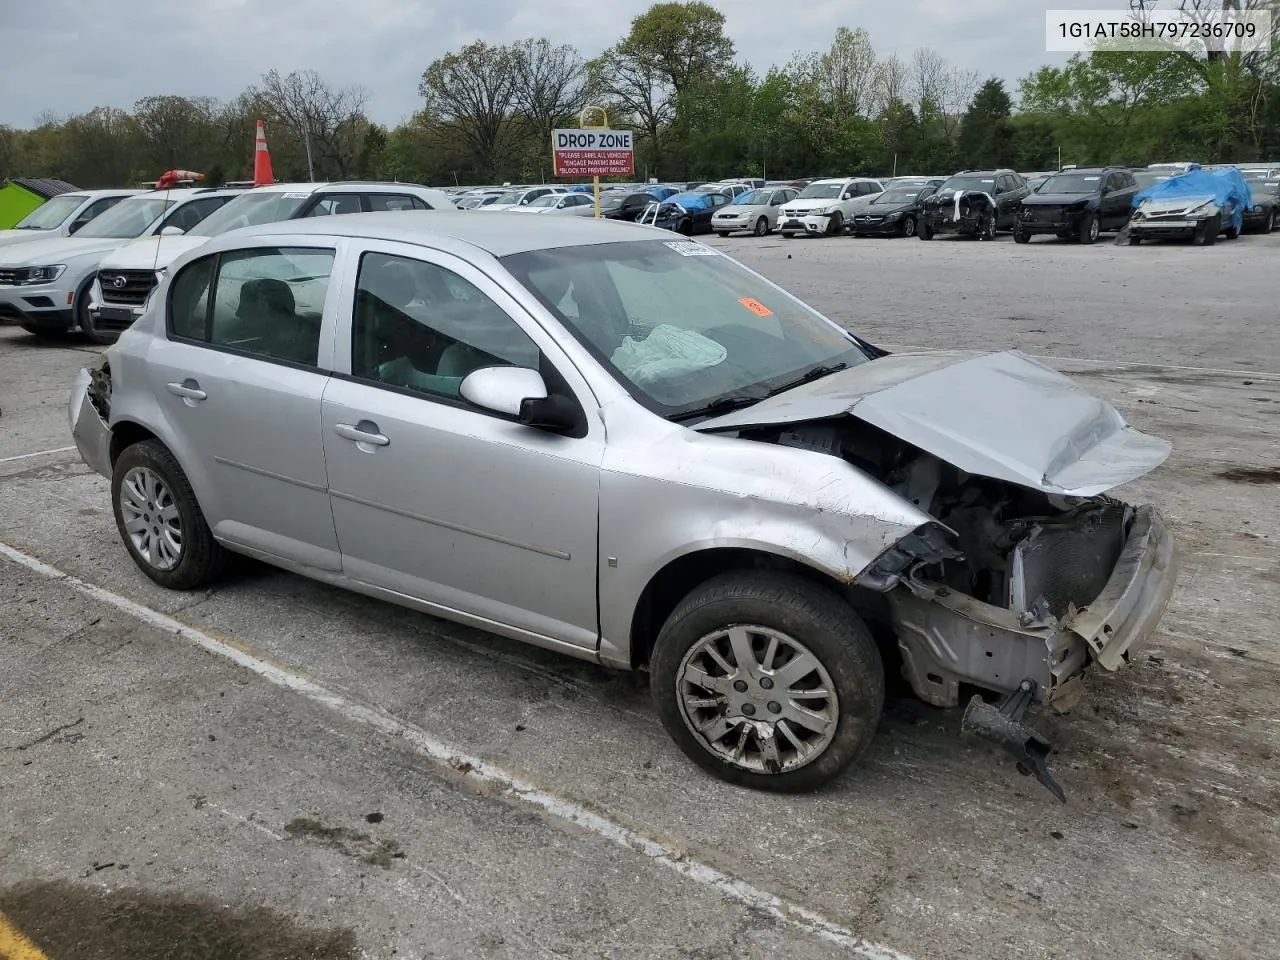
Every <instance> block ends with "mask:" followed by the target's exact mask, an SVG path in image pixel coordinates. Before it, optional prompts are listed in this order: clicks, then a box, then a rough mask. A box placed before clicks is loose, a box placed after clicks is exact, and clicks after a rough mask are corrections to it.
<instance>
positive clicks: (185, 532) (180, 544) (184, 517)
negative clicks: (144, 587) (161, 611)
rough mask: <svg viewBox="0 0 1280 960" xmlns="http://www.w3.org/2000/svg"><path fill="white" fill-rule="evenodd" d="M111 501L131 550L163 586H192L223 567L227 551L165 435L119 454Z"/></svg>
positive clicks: (145, 571) (143, 567) (214, 577)
mask: <svg viewBox="0 0 1280 960" xmlns="http://www.w3.org/2000/svg"><path fill="white" fill-rule="evenodd" d="M111 504H112V507H113V509H114V512H115V517H116V529H117V530H119V531H120V539H121V540H123V541H124V545H125V547H126V548H127V549H128V551H129V555H130V556H131V557H133V561H134V563H136V564H137V565H138V566H139V567H141V568H142V572H143V573H145V574H146V575H147V576H148V577H150V578H151V579H152V580H154V581H155V582H156V583H158V584H160V586H162V587H168V588H170V589H171V590H191V589H194V588H196V587H202V586H204V585H205V584H207V583H210V582H211V581H213V580H215V579H216V578H217V577H218V576H219V574H221V573H222V570H223V568H224V566H225V565H226V551H225V550H224V549H223V548H222V546H221V545H220V544H219V543H218V541H216V540H214V539H213V533H212V531H210V529H209V524H208V523H206V522H205V519H204V513H203V512H202V511H201V509H200V504H199V503H198V502H197V501H196V495H195V492H194V491H193V490H192V489H191V483H190V482H189V481H188V480H187V475H186V474H185V473H183V472H182V467H180V466H179V465H178V461H177V459H176V458H175V457H174V456H173V454H172V453H170V452H169V450H168V448H167V447H165V446H164V444H162V443H160V441H158V440H143V441H142V442H140V443H135V444H133V445H132V446H130V447H127V448H126V449H125V450H124V452H122V453H121V454H120V456H119V457H118V458H117V460H116V462H115V467H114V468H113V471H112V477H111Z"/></svg>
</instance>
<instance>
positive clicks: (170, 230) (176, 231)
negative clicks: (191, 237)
mask: <svg viewBox="0 0 1280 960" xmlns="http://www.w3.org/2000/svg"><path fill="white" fill-rule="evenodd" d="M186 232H187V231H185V230H183V229H182V228H181V227H174V226H169V227H164V228H162V229H161V231H160V236H162V237H180V236H182V235H183V234H184V233H186Z"/></svg>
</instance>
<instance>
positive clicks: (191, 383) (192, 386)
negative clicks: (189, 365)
mask: <svg viewBox="0 0 1280 960" xmlns="http://www.w3.org/2000/svg"><path fill="white" fill-rule="evenodd" d="M165 388H166V389H167V390H168V391H169V392H170V393H172V394H173V395H174V396H175V397H182V399H184V400H203V399H204V398H205V397H207V396H208V394H207V393H205V392H204V391H203V390H201V389H200V384H199V382H198V381H196V380H193V379H191V378H190V377H187V379H185V380H183V381H182V382H181V383H166V384H165Z"/></svg>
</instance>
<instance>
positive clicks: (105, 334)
mask: <svg viewBox="0 0 1280 960" xmlns="http://www.w3.org/2000/svg"><path fill="white" fill-rule="evenodd" d="M75 317H76V326H78V327H79V328H80V332H81V333H83V334H84V335H85V336H86V337H87V338H88V339H89V340H91V341H93V342H94V343H98V344H102V345H103V346H106V345H107V344H111V343H115V342H116V341H117V340H119V339H120V334H119V333H117V332H116V331H114V330H99V329H98V325H97V323H96V322H95V321H94V319H93V314H92V313H90V312H89V289H88V288H87V287H86V288H85V289H83V290H81V291H80V292H79V294H77V295H76V305H75Z"/></svg>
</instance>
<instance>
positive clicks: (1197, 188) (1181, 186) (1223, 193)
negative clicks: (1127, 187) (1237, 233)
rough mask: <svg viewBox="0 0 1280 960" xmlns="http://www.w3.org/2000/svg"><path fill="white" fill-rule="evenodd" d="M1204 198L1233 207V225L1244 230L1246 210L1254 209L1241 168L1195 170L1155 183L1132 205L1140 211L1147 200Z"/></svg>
mask: <svg viewBox="0 0 1280 960" xmlns="http://www.w3.org/2000/svg"><path fill="white" fill-rule="evenodd" d="M1201 197H1203V198H1205V199H1210V198H1211V199H1212V200H1213V201H1214V202H1215V203H1216V204H1218V206H1220V207H1221V206H1226V205H1227V204H1231V206H1232V207H1233V208H1234V210H1235V212H1234V214H1233V215H1232V222H1233V225H1234V226H1235V228H1236V229H1237V230H1239V229H1240V228H1241V225H1242V221H1243V218H1244V211H1245V210H1247V209H1249V207H1251V206H1253V194H1252V193H1251V192H1250V190H1249V182H1248V181H1247V180H1245V178H1244V174H1243V173H1241V172H1240V168H1239V167H1227V168H1226V169H1224V170H1202V169H1200V168H1199V167H1196V168H1194V169H1192V170H1188V171H1187V172H1186V173H1181V174H1178V176H1176V177H1170V178H1169V179H1168V180H1161V181H1160V182H1159V183H1155V184H1152V185H1151V186H1149V187H1147V188H1146V189H1145V190H1139V191H1138V192H1137V193H1135V194H1134V195H1133V205H1134V207H1135V208H1137V207H1139V206H1141V205H1142V204H1143V202H1144V201H1147V200H1156V201H1160V200H1182V199H1186V200H1193V199H1198V198H1201Z"/></svg>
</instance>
